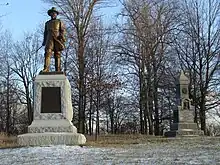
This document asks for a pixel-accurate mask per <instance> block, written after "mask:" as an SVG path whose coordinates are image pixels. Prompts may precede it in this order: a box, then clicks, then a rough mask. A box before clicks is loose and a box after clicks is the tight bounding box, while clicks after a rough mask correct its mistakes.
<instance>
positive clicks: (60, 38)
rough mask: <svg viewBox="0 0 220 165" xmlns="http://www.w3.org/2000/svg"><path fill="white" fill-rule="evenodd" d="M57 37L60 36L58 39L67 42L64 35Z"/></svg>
mask: <svg viewBox="0 0 220 165" xmlns="http://www.w3.org/2000/svg"><path fill="white" fill-rule="evenodd" d="M57 38H58V40H60V41H62V42H66V40H65V38H64V37H63V36H58V37H57Z"/></svg>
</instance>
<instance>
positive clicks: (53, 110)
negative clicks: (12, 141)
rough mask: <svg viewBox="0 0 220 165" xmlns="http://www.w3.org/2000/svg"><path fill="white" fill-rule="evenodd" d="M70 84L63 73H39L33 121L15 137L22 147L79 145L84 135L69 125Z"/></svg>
mask: <svg viewBox="0 0 220 165" xmlns="http://www.w3.org/2000/svg"><path fill="white" fill-rule="evenodd" d="M72 117H73V109H72V100H71V87H70V83H69V81H68V79H67V78H66V76H65V75H64V74H56V75H53V74H50V75H38V76H37V77H36V79H35V82H34V120H33V122H32V124H31V125H30V126H29V127H28V133H27V134H23V135H19V136H18V143H19V145H21V146H42V145H58V144H66V145H82V144H84V143H85V142H86V138H85V136H84V135H82V134H79V133H77V129H76V127H75V126H74V125H73V124H72V122H71V120H72Z"/></svg>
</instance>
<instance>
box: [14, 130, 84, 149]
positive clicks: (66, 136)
mask: <svg viewBox="0 0 220 165" xmlns="http://www.w3.org/2000/svg"><path fill="white" fill-rule="evenodd" d="M85 142H86V138H85V136H84V135H82V134H79V133H68V132H44V133H27V134H23V135H19V136H18V144H19V145H21V146H48V145H81V144H85Z"/></svg>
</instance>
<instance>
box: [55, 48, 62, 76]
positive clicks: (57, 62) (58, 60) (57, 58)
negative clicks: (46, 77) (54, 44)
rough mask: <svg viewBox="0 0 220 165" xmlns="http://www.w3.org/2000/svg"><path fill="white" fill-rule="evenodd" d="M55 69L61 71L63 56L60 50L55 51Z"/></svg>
mask: <svg viewBox="0 0 220 165" xmlns="http://www.w3.org/2000/svg"><path fill="white" fill-rule="evenodd" d="M55 70H56V72H61V57H60V53H59V52H56V53H55Z"/></svg>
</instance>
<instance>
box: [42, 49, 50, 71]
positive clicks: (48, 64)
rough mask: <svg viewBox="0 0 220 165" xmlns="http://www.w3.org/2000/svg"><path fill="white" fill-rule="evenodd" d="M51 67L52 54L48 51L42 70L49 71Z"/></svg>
mask: <svg viewBox="0 0 220 165" xmlns="http://www.w3.org/2000/svg"><path fill="white" fill-rule="evenodd" d="M49 67H50V55H49V53H46V54H45V58H44V69H43V70H42V72H49Z"/></svg>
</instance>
